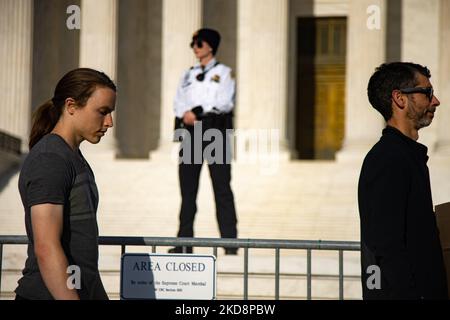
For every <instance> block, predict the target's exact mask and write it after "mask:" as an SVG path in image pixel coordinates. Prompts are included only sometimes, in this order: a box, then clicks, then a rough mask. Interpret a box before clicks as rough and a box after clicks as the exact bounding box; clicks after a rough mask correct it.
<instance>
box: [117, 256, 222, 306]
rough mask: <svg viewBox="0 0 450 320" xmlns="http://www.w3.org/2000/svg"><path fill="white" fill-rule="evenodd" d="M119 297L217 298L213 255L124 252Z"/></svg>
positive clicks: (127, 298)
mask: <svg viewBox="0 0 450 320" xmlns="http://www.w3.org/2000/svg"><path fill="white" fill-rule="evenodd" d="M120 297H121V299H122V300H130V299H188V300H189V299H192V300H212V299H215V298H216V258H215V257H214V256H212V255H192V254H188V255H184V254H151V253H142V254H141V253H125V254H124V255H123V256H122V263H121V270H120Z"/></svg>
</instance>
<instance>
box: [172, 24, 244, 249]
mask: <svg viewBox="0 0 450 320" xmlns="http://www.w3.org/2000/svg"><path fill="white" fill-rule="evenodd" d="M219 43H220V34H219V33H218V32H217V31H216V30H212V29H206V28H204V29H200V30H198V31H197V32H195V33H194V35H193V37H192V42H191V48H192V49H193V51H194V54H195V56H196V58H197V59H198V61H199V62H198V63H197V64H196V65H195V66H193V67H191V68H190V69H188V70H187V71H186V72H185V73H184V74H183V76H182V78H181V81H180V84H179V86H178V88H177V92H176V96H175V99H174V111H175V117H176V118H175V127H176V128H178V129H180V128H182V130H186V132H187V133H189V134H186V135H184V137H183V141H182V147H181V151H180V156H183V158H182V159H183V160H182V161H180V164H179V167H178V173H179V181H180V189H181V197H182V202H181V209H180V228H179V231H178V237H193V236H194V230H193V225H194V217H195V213H196V211H197V205H196V199H197V192H198V187H199V178H200V171H201V168H202V163H203V161H205V160H206V161H207V162H208V168H209V173H210V176H211V180H212V185H213V189H214V198H215V203H216V215H217V220H218V224H219V229H220V234H221V236H222V238H236V237H237V228H236V224H237V219H236V210H235V206H234V197H233V192H232V190H231V186H230V181H231V165H230V162H231V156H230V146H229V145H228V147H227V143H228V144H229V142H230V140H229V138H230V137H229V136H228V135H227V132H226V130H227V129H231V128H232V110H233V108H234V97H235V81H234V79H233V77H232V72H231V69H230V68H229V67H227V66H226V65H224V64H222V63H220V62H218V61H217V60H216V59H215V55H216V53H217V49H218V47H219ZM209 129H215V131H216V132H218V131H220V133H221V134H222V139H221V140H222V142H223V143H222V147H223V149H220V150H216V151H215V152H216V154H215V155H216V156H217V157H218V158H219V159H218V158H217V157H215V159H213V160H212V161H211V160H208V159H204V157H203V154H204V151H205V147H207V146H208V144H210V143H212V142H208V141H206V142H205V141H203V140H204V139H202V137H203V134H204V132H206V131H207V130H209ZM194 130H201V131H200V132H201V135H195V134H194ZM217 130H218V131H217ZM194 137H195V139H194ZM219 140H220V139H219ZM183 144H184V145H183ZM195 146H197V148H195ZM187 148H189V150H190V151H191V152H190V155H189V156H188V157H186V154H183V153H184V152H188V151H187V150H186V149H187ZM199 151H201V154H200V157H199V156H198V155H195V152H197V153H199ZM186 159H188V160H187V161H186ZM169 252H170V253H182V252H186V253H192V247H175V248H172V249H170V250H169ZM225 253H226V254H236V253H237V249H236V248H225Z"/></svg>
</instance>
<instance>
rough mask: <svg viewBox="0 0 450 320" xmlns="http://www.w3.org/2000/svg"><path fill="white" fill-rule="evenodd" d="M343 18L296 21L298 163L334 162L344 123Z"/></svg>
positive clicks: (344, 38)
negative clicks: (319, 160) (310, 161)
mask: <svg viewBox="0 0 450 320" xmlns="http://www.w3.org/2000/svg"><path fill="white" fill-rule="evenodd" d="M346 22H347V21H346V18H299V19H298V20H297V53H298V60H297V97H296V101H297V103H296V105H297V107H296V110H297V112H296V123H297V129H296V135H297V137H296V138H297V139H296V149H297V151H298V155H299V158H300V159H334V157H335V153H336V151H338V150H339V149H340V148H341V146H342V140H343V138H344V120H345V114H344V112H345V55H346V29H347V23H346Z"/></svg>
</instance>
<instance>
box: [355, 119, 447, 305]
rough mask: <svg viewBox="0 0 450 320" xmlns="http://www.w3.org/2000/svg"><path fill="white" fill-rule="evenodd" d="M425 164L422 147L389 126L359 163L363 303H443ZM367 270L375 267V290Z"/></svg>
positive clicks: (440, 261)
mask: <svg viewBox="0 0 450 320" xmlns="http://www.w3.org/2000/svg"><path fill="white" fill-rule="evenodd" d="M427 161H428V156H427V148H426V147H425V146H424V145H422V144H420V143H417V142H416V141H414V140H412V139H410V138H409V137H407V136H405V135H403V134H402V133H401V132H400V131H398V130H397V129H395V128H392V127H389V126H388V127H386V128H385V129H384V130H383V136H382V137H381V139H380V141H378V143H376V144H375V146H374V147H373V148H372V149H371V150H370V151H369V153H368V154H367V156H366V158H365V160H364V163H363V166H362V169H361V175H360V178H359V186H358V203H359V213H360V219H361V267H362V277H361V279H362V286H363V298H364V299H447V298H448V297H447V281H446V275H445V267H444V262H443V257H442V250H441V245H440V241H439V234H438V229H437V225H436V218H435V214H434V211H433V203H432V199H431V188H430V178H429V172H428V167H427V164H426V163H427ZM371 265H376V266H378V267H379V268H380V269H379V270H380V273H381V289H369V288H368V287H367V280H368V277H370V276H371V275H372V274H373V273H372V272H373V271H371V272H369V273H367V270H368V268H369V266H371ZM370 280H371V281H370V282H371V283H373V282H372V280H374V278H373V277H371V279H370Z"/></svg>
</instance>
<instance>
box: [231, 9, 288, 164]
mask: <svg viewBox="0 0 450 320" xmlns="http://www.w3.org/2000/svg"><path fill="white" fill-rule="evenodd" d="M288 17H289V16H288V1H287V0H245V1H239V2H238V19H237V20H238V45H237V47H238V56H237V61H238V63H237V79H236V80H237V108H236V120H237V121H236V122H237V123H236V124H237V125H236V127H237V128H238V129H244V130H246V129H258V130H259V129H269V130H270V129H275V130H278V132H279V138H280V141H279V142H280V144H279V147H280V151H281V154H282V155H284V156H286V157H287V156H288V154H287V150H288V149H287V144H286V135H287V133H286V122H287V119H286V114H287V58H288V57H287V51H288V46H287V36H288ZM237 139H238V141H237V143H239V136H238V137H237ZM237 158H238V159H239V151H238V152H237Z"/></svg>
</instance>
